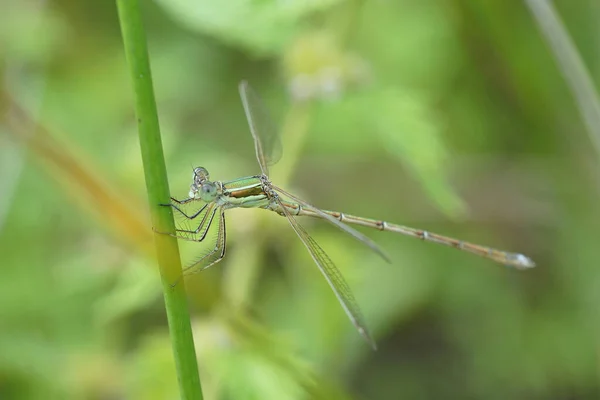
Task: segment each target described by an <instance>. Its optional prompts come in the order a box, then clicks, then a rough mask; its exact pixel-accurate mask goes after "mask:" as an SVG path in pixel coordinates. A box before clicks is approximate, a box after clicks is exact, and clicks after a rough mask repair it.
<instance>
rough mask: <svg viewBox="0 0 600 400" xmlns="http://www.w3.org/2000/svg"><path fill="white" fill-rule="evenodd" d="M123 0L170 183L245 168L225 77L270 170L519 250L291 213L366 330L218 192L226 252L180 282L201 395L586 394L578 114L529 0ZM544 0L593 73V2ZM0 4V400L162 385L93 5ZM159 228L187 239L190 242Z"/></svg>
mask: <svg viewBox="0 0 600 400" xmlns="http://www.w3.org/2000/svg"><path fill="white" fill-rule="evenodd" d="M143 3H144V4H143V11H144V21H145V26H146V28H147V33H148V41H149V52H150V58H151V63H152V70H153V78H154V85H155V90H156V97H157V102H158V110H159V115H160V122H161V129H162V135H163V145H164V149H165V156H166V162H167V168H168V173H169V179H170V187H171V192H172V194H173V196H175V197H178V198H183V197H185V196H186V195H187V192H188V189H189V184H190V178H191V175H192V168H193V167H194V166H199V165H201V166H203V167H205V168H207V169H208V170H209V171H210V172H211V178H212V179H216V180H230V179H234V178H237V177H240V176H246V175H252V174H256V173H258V172H259V168H258V165H257V163H256V160H255V156H254V148H253V144H252V140H251V136H250V135H249V130H248V127H247V123H246V120H245V117H244V112H243V108H242V105H241V102H240V100H239V96H238V91H237V84H238V82H239V81H240V80H241V79H247V80H249V82H250V83H251V85H252V86H253V87H254V90H255V91H256V92H257V93H259V94H260V96H261V97H262V99H263V101H264V103H265V105H266V107H267V108H268V109H269V111H270V114H271V115H272V118H273V125H274V126H275V127H277V128H278V129H279V130H280V131H281V135H282V141H283V158H282V160H281V161H280V163H279V164H278V165H276V166H274V167H273V168H272V171H271V174H272V179H273V181H274V182H276V183H277V184H278V185H279V186H282V187H284V188H286V189H288V190H290V191H291V192H292V193H295V194H297V195H299V196H300V197H302V198H305V199H306V200H307V201H309V202H311V203H312V204H314V205H316V206H319V207H322V208H324V209H331V210H340V211H344V212H347V213H351V214H355V215H360V216H365V217H372V218H378V219H385V220H387V221H390V222H396V223H401V224H406V225H409V226H414V227H417V228H422V229H428V230H431V231H433V232H438V233H441V234H446V235H448V236H453V237H458V238H461V239H464V240H469V241H472V242H475V243H481V244H486V245H490V246H493V247H497V248H500V249H506V250H509V251H515V252H519V253H524V254H526V255H528V256H530V257H532V258H533V259H534V260H535V261H536V262H537V268H535V269H533V270H529V271H516V270H514V269H510V268H504V267H502V266H499V265H496V264H495V263H493V262H491V261H489V260H486V259H483V258H479V257H476V256H473V255H470V254H467V253H463V252H459V251H456V250H454V249H450V248H445V247H443V246H438V245H435V244H431V243H423V242H421V241H419V240H415V239H411V238H408V237H404V236H401V235H397V234H394V233H386V232H378V231H369V230H362V231H363V232H364V233H366V234H367V235H368V236H370V237H371V238H373V239H374V240H376V241H377V242H378V243H379V244H380V245H381V247H382V248H383V249H384V250H385V251H387V252H388V253H389V254H390V256H391V258H392V260H393V263H392V264H386V263H385V262H384V261H382V260H381V259H380V258H378V256H377V255H376V254H373V253H372V252H370V251H369V250H368V249H366V248H365V247H364V246H360V245H357V243H356V242H355V241H353V239H352V238H351V237H349V236H347V235H344V234H343V233H341V232H340V231H339V230H337V229H335V228H334V227H332V226H330V225H329V224H327V223H326V222H323V221H318V220H313V219H306V218H304V219H302V220H301V222H302V223H303V224H304V226H305V227H306V229H307V230H308V231H309V232H310V233H311V234H312V235H313V236H314V238H315V239H316V240H317V241H318V242H319V243H320V244H321V246H322V247H323V248H324V249H325V250H326V251H327V252H328V254H329V255H330V256H331V258H332V259H333V261H334V262H335V263H336V265H337V266H338V267H339V269H340V270H341V271H342V273H343V274H344V276H345V277H346V279H347V281H348V283H349V285H350V286H351V287H352V289H353V292H354V293H355V296H356V298H357V301H358V303H359V304H360V306H361V308H362V311H363V314H364V315H365V318H366V320H367V322H368V324H369V327H370V328H371V330H372V332H373V334H374V336H375V339H376V340H377V342H378V345H379V350H378V351H376V352H374V351H372V350H371V348H370V347H369V346H368V344H366V343H365V342H364V341H363V340H362V338H361V337H360V336H359V335H358V334H357V332H356V330H355V329H354V327H353V326H352V324H351V323H350V322H349V321H348V319H347V317H346V316H345V314H344V312H343V310H342V308H341V307H340V305H339V304H338V302H337V300H336V298H335V296H334V295H333V293H332V292H331V290H330V289H329V287H328V286H327V283H326V282H325V280H324V279H323V278H322V276H321V275H320V273H319V271H318V269H317V268H316V266H315V265H314V264H313V262H312V260H311V258H310V256H309V255H308V254H307V253H306V251H305V249H304V247H303V246H302V244H301V243H300V241H299V240H298V239H297V238H296V237H295V235H294V233H293V231H292V230H291V228H290V227H289V225H287V223H286V221H285V220H284V219H283V218H281V217H280V216H278V215H276V214H275V213H270V212H267V211H264V210H254V209H250V210H248V209H245V210H231V211H228V213H227V227H228V237H227V245H228V254H227V255H226V257H225V260H224V261H223V262H221V263H220V264H218V265H217V266H215V267H213V268H211V269H209V270H207V271H204V272H202V273H200V274H196V275H193V276H191V277H189V278H187V280H186V285H187V290H188V293H189V301H190V308H191V312H192V314H193V315H192V323H193V328H194V335H195V339H196V340H195V342H196V350H197V356H198V362H199V367H200V374H201V379H202V384H203V391H204V393H205V398H207V399H278V400H284V399H312V398H314V399H400V398H406V399H439V398H455V399H507V398H509V399H593V398H600V383H599V379H600V368H599V361H600V339H599V338H600V335H599V334H600V318H599V317H600V316H599V315H598V302H599V301H600V268H598V267H599V264H598V262H599V261H600V257H599V255H598V237H599V235H600V224H599V223H598V221H599V217H600V214H599V211H600V202H599V199H600V197H599V194H600V193H599V182H600V175H599V174H598V171H599V167H600V166H599V163H598V158H599V157H598V156H599V154H598V151H597V148H596V147H595V146H594V143H595V140H596V139H594V138H593V137H592V136H590V134H593V133H594V131H595V130H596V129H598V127H599V126H600V125H594V123H593V120H587V123H584V121H586V119H585V118H582V114H581V111H580V110H581V108H580V107H581V105H582V104H581V103H577V102H576V101H575V100H574V98H575V97H574V95H573V91H572V90H571V88H570V86H569V84H568V82H570V80H569V79H565V77H564V74H563V71H562V70H561V69H560V68H559V67H558V66H557V63H556V59H555V57H554V54H553V52H552V50H551V48H550V47H549V46H548V44H547V42H546V41H545V39H544V36H543V34H542V33H541V31H540V29H539V26H538V24H537V23H536V19H535V18H534V16H533V14H532V12H531V9H530V8H528V4H533V3H535V1H533V0H532V1H529V2H523V1H519V0H510V1H479V0H443V1H439V0H421V1H412V0H401V1H384V0H379V1H360V0H349V1H341V0H328V1H299V0H290V1H285V2H282V1H279V2H275V1H267V0H261V1H259V0H254V1H241V0H228V1H222V2H212V1H206V0H195V1H192V0H176V1H173V0H171V1H167V0H156V1H154V2H143ZM537 3H538V4H540V3H546V2H539V1H538V2H537ZM546 4H549V3H546ZM553 4H554V6H555V11H556V12H557V13H558V15H559V16H560V18H561V19H562V21H563V22H564V24H565V27H566V29H567V31H568V32H569V34H570V36H571V38H572V40H573V43H574V44H575V46H576V49H577V51H578V52H579V56H580V57H581V58H582V60H583V62H584V63H585V65H586V67H587V70H588V71H589V73H590V74H591V75H592V77H594V76H598V74H599V73H600V59H599V57H598V54H599V53H598V48H599V47H598V46H599V38H600V27H599V25H598V23H597V21H598V19H599V18H600V8H599V7H598V4H597V3H596V2H594V1H584V0H581V1H576V2H574V1H570V0H561V1H554V2H553ZM2 8H3V11H4V12H3V13H2V15H1V16H0V57H1V59H2V63H1V64H0V73H1V75H2V96H1V103H0V104H1V105H2V109H1V111H2V117H1V121H2V123H1V125H0V132H1V134H0V260H1V262H0V268H1V269H0V274H1V275H0V398H2V399H41V398H43V399H174V398H178V391H177V380H176V377H175V373H174V365H173V361H172V355H171V344H170V340H169V336H168V330H167V325H166V318H165V313H164V305H163V298H162V293H161V287H160V281H159V277H158V271H157V268H156V262H155V260H154V259H153V255H154V250H153V247H152V231H151V225H150V222H149V218H148V203H147V200H146V194H145V183H144V179H143V171H142V164H141V158H140V151H139V144H138V136H137V132H136V128H137V127H136V120H135V115H134V106H133V104H134V103H133V94H132V88H131V82H130V79H129V73H128V69H127V64H126V62H125V58H124V53H123V46H122V43H121V37H120V28H119V24H118V18H117V12H116V7H115V4H114V2H111V1H103V2H99V1H91V0H89V1H69V0H60V1H52V2H49V1H40V0H27V1H20V2H10V3H9V2H5V4H3V7H2ZM571 56H572V57H577V54H576V53H574V55H573V54H572V55H571ZM585 88H586V89H587V90H588V92H589V93H591V97H590V98H588V100H589V101H588V102H587V103H586V102H584V103H583V104H584V105H587V106H589V107H591V108H593V107H595V106H597V103H594V101H596V100H595V99H594V90H595V89H594V83H593V82H591V81H590V82H587V86H585ZM589 93H588V94H589ZM590 121H592V122H590ZM596 143H597V142H596ZM181 246H182V256H183V262H184V264H189V262H191V261H193V260H194V259H196V258H197V257H198V256H199V255H201V254H202V253H203V252H204V251H206V249H207V248H210V247H211V246H212V244H211V243H207V244H198V245H196V244H192V245H190V244H189V243H181Z"/></svg>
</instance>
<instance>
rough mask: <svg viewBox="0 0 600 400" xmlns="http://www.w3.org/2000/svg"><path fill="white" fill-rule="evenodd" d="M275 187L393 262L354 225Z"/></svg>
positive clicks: (274, 187)
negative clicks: (345, 222) (353, 226)
mask: <svg viewBox="0 0 600 400" xmlns="http://www.w3.org/2000/svg"><path fill="white" fill-rule="evenodd" d="M273 189H275V190H276V191H277V192H279V193H281V194H283V195H284V196H286V197H289V198H290V199H292V200H293V201H294V202H295V203H298V204H300V205H301V206H302V208H304V209H307V210H311V211H312V212H314V213H315V214H317V215H318V216H319V217H320V218H323V219H324V220H327V221H328V222H330V223H331V224H332V225H335V226H336V227H337V228H339V229H341V230H342V231H344V232H346V233H347V234H349V235H350V236H352V237H353V238H355V239H356V240H358V241H360V242H362V243H363V244H365V245H367V246H369V248H370V249H371V250H373V251H374V252H375V253H377V254H379V255H380V256H381V258H383V259H384V260H385V261H387V262H391V260H390V257H389V256H388V255H387V254H386V253H385V252H384V251H383V250H382V249H381V248H380V247H379V246H378V245H377V243H375V242H374V241H373V240H371V239H369V238H368V237H367V236H365V235H363V234H362V233H360V232H359V231H357V230H356V229H354V228H352V227H350V226H348V225H346V224H344V223H343V222H341V221H339V220H337V219H335V218H334V217H332V216H331V215H328V214H325V213H324V212H323V211H321V210H319V209H318V208H317V207H314V206H311V205H310V204H308V203H307V202H305V201H304V200H302V199H299V198H298V197H296V196H294V195H293V194H291V193H288V192H286V191H285V190H283V189H280V188H278V187H277V186H274V185H273ZM280 204H281V203H280ZM282 207H283V208H285V207H284V206H283V205H282Z"/></svg>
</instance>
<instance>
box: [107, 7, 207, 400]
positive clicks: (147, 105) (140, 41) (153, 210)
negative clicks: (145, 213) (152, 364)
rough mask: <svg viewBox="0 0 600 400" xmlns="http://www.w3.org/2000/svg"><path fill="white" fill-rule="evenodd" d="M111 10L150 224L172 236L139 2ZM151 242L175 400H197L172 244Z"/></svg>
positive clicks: (164, 238)
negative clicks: (129, 89)
mask: <svg viewBox="0 0 600 400" xmlns="http://www.w3.org/2000/svg"><path fill="white" fill-rule="evenodd" d="M117 8H118V11H119V20H120V24H121V32H122V34H123V44H124V47H125V55H126V58H127V63H128V64H129V69H130V73H131V78H132V80H133V86H134V91H135V106H136V114H137V120H138V132H139V138H140V147H141V151H142V161H143V164H144V174H145V178H146V188H147V191H148V201H149V203H150V214H151V219H152V224H153V226H154V227H155V230H156V231H157V232H174V229H175V223H174V221H173V214H172V210H171V209H170V207H161V206H160V204H166V203H169V184H168V181H167V171H166V167H165V161H164V155H163V150H162V143H161V138H160V129H159V125H158V115H157V111H156V101H155V99H154V90H153V87H152V76H151V74H150V62H149V60H148V50H147V45H146V35H145V32H144V29H143V26H142V17H141V13H140V7H139V0H117ZM154 238H155V245H156V254H157V259H158V266H159V269H160V274H161V279H162V286H163V294H164V298H165V309H166V313H167V319H168V322H169V331H170V335H171V342H172V345H173V355H174V358H175V366H176V370H177V377H178V380H179V388H180V391H181V397H182V398H183V399H194V400H197V399H202V389H201V386H200V377H199V374H198V365H197V362H196V352H195V349H194V340H193V336H192V327H191V323H190V318H189V312H188V307H187V299H186V295H185V284H184V282H183V280H180V281H179V283H178V284H177V285H175V286H174V287H172V284H173V283H174V282H177V281H178V280H179V278H180V277H181V259H180V256H179V247H178V246H177V239H175V238H174V237H171V236H169V235H163V234H156V233H155V235H154Z"/></svg>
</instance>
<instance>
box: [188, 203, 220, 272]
mask: <svg viewBox="0 0 600 400" xmlns="http://www.w3.org/2000/svg"><path fill="white" fill-rule="evenodd" d="M215 212H216V213H217V214H218V216H217V217H216V218H215V220H217V228H216V229H217V239H216V241H215V247H214V248H212V249H211V250H209V251H208V252H206V253H205V254H204V255H203V256H202V257H200V258H199V259H197V260H196V261H194V262H193V263H192V264H190V265H188V266H187V267H185V268H184V269H183V274H184V275H191V274H195V273H198V272H200V271H204V270H205V269H207V268H209V267H212V266H213V265H215V264H216V263H218V262H219V261H221V260H222V259H223V257H225V248H226V245H227V243H226V242H227V240H226V236H225V235H226V229H225V213H224V210H223V208H222V207H219V208H218V209H215ZM213 215H214V214H213ZM211 223H212V221H211ZM209 227H210V225H209ZM207 230H208V227H207Z"/></svg>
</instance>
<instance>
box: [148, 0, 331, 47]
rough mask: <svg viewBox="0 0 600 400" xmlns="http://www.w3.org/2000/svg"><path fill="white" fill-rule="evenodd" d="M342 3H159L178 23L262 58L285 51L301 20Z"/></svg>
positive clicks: (183, 0) (195, 0)
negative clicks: (262, 56)
mask: <svg viewBox="0 0 600 400" xmlns="http://www.w3.org/2000/svg"><path fill="white" fill-rule="evenodd" d="M340 1H341V0H310V1H303V0H291V1H274V0H250V1H249V0H227V1H220V2H214V1H210V0H203V1H198V0H158V3H159V4H160V5H161V6H162V7H163V8H164V9H165V10H166V11H167V12H168V13H169V14H170V15H171V16H172V17H173V18H175V19H176V20H177V21H178V22H179V23H181V24H182V25H184V26H186V27H188V28H189V29H192V30H194V31H200V32H204V33H207V34H210V35H212V36H214V37H216V38H217V39H219V40H222V41H224V42H227V43H232V44H234V45H237V46H241V47H243V48H245V49H247V50H249V51H250V52H253V53H256V54H260V55H273V54H277V53H280V52H282V51H283V50H284V46H285V45H286V44H287V43H288V42H289V41H290V39H291V38H292V37H293V36H294V34H295V33H296V32H297V30H298V29H299V27H300V23H301V22H302V21H301V20H302V18H304V17H306V16H308V15H310V14H311V13H314V12H316V11H324V10H326V9H328V8H329V7H331V6H332V5H334V4H337V3H339V2H340Z"/></svg>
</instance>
